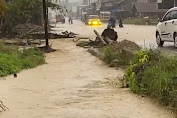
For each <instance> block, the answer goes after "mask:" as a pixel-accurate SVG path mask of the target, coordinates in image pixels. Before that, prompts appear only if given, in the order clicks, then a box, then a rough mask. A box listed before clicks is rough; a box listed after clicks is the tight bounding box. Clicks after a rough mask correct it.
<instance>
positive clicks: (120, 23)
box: [119, 19, 124, 28]
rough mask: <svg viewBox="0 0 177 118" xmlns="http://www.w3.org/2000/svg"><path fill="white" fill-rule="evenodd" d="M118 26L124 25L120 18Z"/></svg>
mask: <svg viewBox="0 0 177 118" xmlns="http://www.w3.org/2000/svg"><path fill="white" fill-rule="evenodd" d="M119 27H120V28H122V27H124V26H123V23H122V19H119Z"/></svg>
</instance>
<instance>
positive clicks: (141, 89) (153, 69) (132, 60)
mask: <svg viewBox="0 0 177 118" xmlns="http://www.w3.org/2000/svg"><path fill="white" fill-rule="evenodd" d="M102 53H103V61H105V62H106V63H107V64H110V63H111V62H112V61H113V60H118V62H119V64H117V66H118V67H121V66H122V65H123V66H124V67H126V71H125V76H124V81H126V83H127V85H128V86H129V87H130V90H131V91H132V92H134V93H138V94H147V95H148V96H151V97H154V98H156V99H157V100H159V101H161V102H162V104H164V105H167V106H170V107H173V108H175V109H176V108H177V79H176V80H175V81H174V80H172V78H174V77H177V57H172V56H171V57H169V56H165V55H160V54H159V55H158V54H156V53H154V52H153V51H152V50H140V51H137V52H136V53H135V54H134V56H132V55H130V57H128V58H127V55H126V56H122V54H121V53H117V52H116V51H115V50H113V49H112V48H111V47H109V46H106V47H104V48H103V49H102Z"/></svg>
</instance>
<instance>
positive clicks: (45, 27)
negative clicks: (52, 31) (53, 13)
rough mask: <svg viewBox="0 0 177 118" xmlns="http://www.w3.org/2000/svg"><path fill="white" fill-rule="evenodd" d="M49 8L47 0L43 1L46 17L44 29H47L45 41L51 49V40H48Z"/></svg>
mask: <svg viewBox="0 0 177 118" xmlns="http://www.w3.org/2000/svg"><path fill="white" fill-rule="evenodd" d="M47 12H48V7H47V6H46V0H43V15H44V29H45V40H46V47H47V48H48V47H49V39H48V14H47Z"/></svg>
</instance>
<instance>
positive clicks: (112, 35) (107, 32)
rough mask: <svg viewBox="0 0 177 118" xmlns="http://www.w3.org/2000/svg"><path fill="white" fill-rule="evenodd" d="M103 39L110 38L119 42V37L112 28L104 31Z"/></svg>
mask: <svg viewBox="0 0 177 118" xmlns="http://www.w3.org/2000/svg"><path fill="white" fill-rule="evenodd" d="M102 36H103V38H104V39H105V38H106V37H108V38H109V39H111V40H112V41H117V38H118V35H117V32H116V31H114V29H111V28H107V29H105V30H104V31H103V33H102Z"/></svg>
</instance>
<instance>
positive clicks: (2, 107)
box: [0, 101, 9, 111]
mask: <svg viewBox="0 0 177 118" xmlns="http://www.w3.org/2000/svg"><path fill="white" fill-rule="evenodd" d="M0 108H1V109H2V110H3V111H7V110H9V109H8V108H7V107H6V106H5V105H4V104H3V102H2V101H0Z"/></svg>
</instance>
